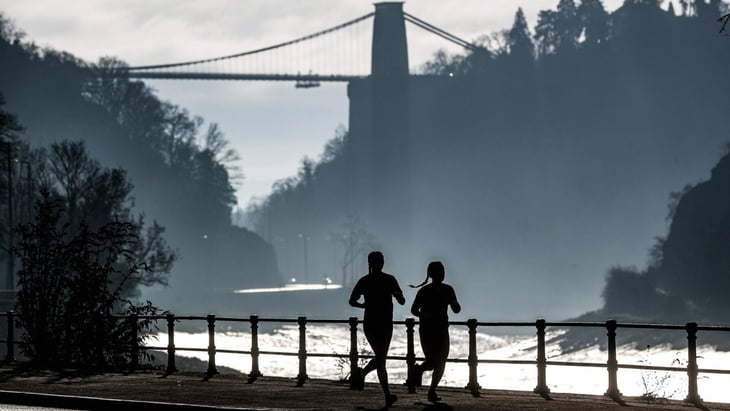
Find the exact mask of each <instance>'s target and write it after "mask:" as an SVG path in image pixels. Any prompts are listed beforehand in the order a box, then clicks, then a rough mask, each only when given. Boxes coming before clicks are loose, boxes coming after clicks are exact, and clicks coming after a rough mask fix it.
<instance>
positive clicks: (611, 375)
mask: <svg viewBox="0 0 730 411" xmlns="http://www.w3.org/2000/svg"><path fill="white" fill-rule="evenodd" d="M0 317H5V318H6V326H7V338H6V339H5V340H0V344H5V345H6V348H7V354H6V361H8V362H11V361H14V360H15V344H16V343H17V344H23V343H22V342H18V341H16V340H15V335H14V329H15V322H16V321H17V320H22V315H18V314H17V313H15V312H13V311H8V312H4V313H0ZM107 317H109V318H113V319H115V320H118V321H127V322H128V323H129V324H130V327H131V331H132V333H131V335H132V338H131V339H130V342H129V353H130V354H129V357H130V369H132V370H134V369H135V368H136V367H137V366H138V355H139V353H140V352H141V351H144V350H167V354H168V364H167V372H168V373H172V372H176V371H177V368H176V366H175V353H176V352H177V351H191V352H208V369H207V371H206V373H207V374H208V375H209V376H211V375H214V374H217V373H218V370H217V369H216V362H215V357H216V354H217V353H225V354H241V355H251V358H252V369H251V372H250V373H249V374H248V376H249V382H254V381H255V380H256V379H257V378H259V377H261V376H262V375H263V374H262V373H261V371H260V370H259V356H260V355H282V356H297V357H298V358H299V373H298V375H297V377H296V379H297V385H298V386H301V385H303V384H304V382H305V381H306V380H307V379H308V378H309V377H308V376H307V368H306V365H307V358H308V357H331V358H348V357H349V360H350V368H351V373H352V372H353V371H354V370H355V369H356V367H357V362H358V360H359V359H363V358H365V359H367V358H373V357H374V356H373V355H369V354H360V353H359V352H358V348H357V333H358V325H360V324H362V323H363V321H362V320H361V319H358V318H357V317H350V318H348V319H323V318H314V319H308V318H307V317H304V316H300V317H297V318H276V317H271V318H268V317H264V318H259V317H258V315H256V314H253V315H251V316H249V317H235V316H222V317H217V316H216V315H214V314H208V315H204V316H199V315H198V316H196V315H189V316H176V315H174V314H172V313H166V314H164V315H136V314H131V315H111V316H107ZM150 320H151V321H159V320H165V321H166V322H167V337H168V344H167V346H165V347H163V346H154V345H141V344H138V339H137V336H138V333H140V332H141V330H140V329H139V325H138V324H139V321H150ZM180 321H206V323H207V328H208V338H209V341H208V347H205V348H202V347H177V346H176V345H175V342H174V338H175V323H177V322H180ZM217 322H238V323H248V324H249V326H250V329H251V349H250V350H232V349H219V348H217V347H216V346H215V326H216V323H217ZM260 323H279V324H297V325H298V329H299V345H298V348H297V350H296V351H294V350H291V351H271V350H260V349H259V346H258V327H259V324H260ZM308 324H342V325H349V326H350V350H349V352H348V353H321V352H308V351H307V346H306V335H307V334H306V326H307V325H308ZM393 324H394V325H398V326H400V325H403V326H405V327H406V336H407V343H406V350H407V352H406V355H405V356H401V355H393V356H387V357H386V359H388V360H396V361H405V362H406V364H407V367H408V374H407V375H408V378H407V380H406V385H408V390H409V392H415V381H414V379H413V378H412V376H413V375H414V373H413V370H414V365H415V363H416V361H417V360H422V359H423V358H421V357H416V355H415V348H414V345H415V344H414V328H415V326H416V325H417V324H419V322H418V321H417V320H415V319H414V318H407V319H405V320H398V321H393ZM449 324H450V325H451V326H456V327H467V328H468V333H469V349H468V358H448V359H447V361H448V362H452V363H466V364H468V366H469V384H468V385H467V386H466V388H467V389H469V391H470V392H471V393H472V394H473V395H475V396H478V395H479V390H480V388H481V387H480V386H479V383H478V381H477V372H476V370H477V367H478V365H479V364H516V365H536V366H537V370H538V372H537V386H536V387H535V389H534V392H535V393H537V394H540V395H541V396H543V397H546V398H549V394H550V390H549V388H548V386H547V377H546V369H547V367H548V366H553V367H554V366H573V367H601V368H602V367H606V368H607V370H608V390H607V391H606V393H605V395H607V396H609V397H611V398H613V399H614V400H616V401H618V402H621V401H622V399H621V392H620V391H619V389H618V378H617V371H618V370H619V369H620V368H624V369H640V370H652V371H667V372H687V375H688V395H687V398H685V401H687V402H690V403H692V404H695V405H701V404H702V399H701V397H700V396H699V393H698V389H697V378H698V374H699V373H706V374H730V370H724V369H701V368H699V367H698V365H697V352H696V350H697V332H698V331H711V332H728V331H730V326H726V325H698V324H696V323H693V322H689V323H686V324H684V325H680V324H654V323H632V322H617V321H615V320H608V321H606V322H579V321H557V322H556V321H550V322H548V321H545V320H544V319H537V320H536V321H535V322H527V321H478V320H476V319H469V320H467V321H450V322H449ZM479 327H535V328H536V330H537V333H536V335H537V344H536V347H535V348H536V351H537V358H536V359H535V360H505V359H495V358H479V357H478V350H477V339H476V334H477V329H478V328H479ZM548 327H552V328H557V329H563V328H572V327H578V328H584V327H587V328H601V329H605V330H606V331H607V333H606V336H607V338H608V340H607V355H608V360H607V362H606V363H595V362H572V361H551V360H548V359H547V357H546V355H545V345H546V342H545V335H546V329H547V328H548ZM619 329H651V330H672V331H678V330H682V331H685V332H686V333H687V365H686V367H677V366H672V367H661V366H652V365H648V364H625V363H619V362H618V358H617V352H616V351H617V350H616V331H617V330H619ZM351 375H352V374H351ZM350 387H351V388H355V386H354V382H353V381H352V379H351V381H350Z"/></svg>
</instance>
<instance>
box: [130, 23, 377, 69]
mask: <svg viewBox="0 0 730 411" xmlns="http://www.w3.org/2000/svg"><path fill="white" fill-rule="evenodd" d="M374 15H375V12H372V13H368V14H366V15H364V16H360V17H358V18H356V19H353V20H350V21H348V22H345V23H342V24H338V25H337V26H334V27H330V28H328V29H326V30H322V31H318V32H316V33H313V34H310V35H308V36H304V37H300V38H298V39H294V40H290V41H286V42H284V43H279V44H275V45H273V46H269V47H264V48H260V49H256V50H251V51H246V52H243V53H237V54H231V55H228V56H221V57H215V58H209V59H203V60H193V61H184V62H180V63H170V64H156V65H150V66H137V67H129V68H128V69H127V71H135V70H152V69H162V68H174V67H182V66H190V65H193V64H200V63H208V62H214V61H220V60H227V59H233V58H236V57H243V56H248V55H251V54H256V53H261V52H264V51H269V50H274V49H278V48H281V47H285V46H289V45H292V44H296V43H300V42H303V41H305V40H310V39H313V38H316V37H319V36H322V35H324V34H327V33H331V32H333V31H337V30H340V29H343V28H345V27H347V26H351V25H353V24H355V23H359V22H361V21H363V20H366V19H369V18H370V17H373V16H374Z"/></svg>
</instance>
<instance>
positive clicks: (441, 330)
mask: <svg viewBox="0 0 730 411" xmlns="http://www.w3.org/2000/svg"><path fill="white" fill-rule="evenodd" d="M445 276H446V274H445V270H444V265H443V264H442V263H441V261H433V262H431V263H429V264H428V268H427V271H426V279H425V280H424V281H423V282H422V283H421V284H419V285H417V286H411V287H413V288H419V287H423V288H421V289H420V290H418V293H417V294H416V298H415V299H414V300H413V305H412V306H411V314H413V315H415V316H416V317H418V318H419V326H418V334H419V336H420V338H421V348H422V349H423V354H424V355H425V357H426V360H425V361H424V362H423V363H421V364H420V365H419V364H416V365H415V366H414V367H415V369H414V378H415V383H416V386H420V385H421V377H422V376H423V371H426V370H433V374H432V375H431V387H430V389H429V390H428V400H429V401H431V402H436V401H439V400H441V397H439V396H438V394H436V387H437V386H438V384H439V381H441V377H442V376H443V375H444V368H445V367H446V359H447V358H448V356H449V345H450V342H449V315H448V308H449V307H451V310H453V311H454V313H457V314H458V313H459V311H461V305H459V301H458V300H457V299H456V292H455V291H454V288H453V287H452V286H450V285H448V284H444V277H445ZM429 278H431V284H428V285H426V283H427V282H428V279H429ZM424 285H425V287H424Z"/></svg>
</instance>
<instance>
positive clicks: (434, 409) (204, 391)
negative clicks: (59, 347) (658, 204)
mask: <svg viewBox="0 0 730 411" xmlns="http://www.w3.org/2000/svg"><path fill="white" fill-rule="evenodd" d="M246 382H247V380H246V378H245V376H243V375H231V374H226V375H217V376H215V377H213V378H210V379H207V378H205V376H204V375H202V374H200V373H180V374H172V375H167V376H166V375H164V374H163V373H162V372H153V371H144V372H135V373H133V374H126V375H125V374H101V375H93V376H78V375H61V374H58V373H50V372H38V371H22V370H16V369H12V368H2V367H0V390H2V391H0V403H3V402H5V403H15V404H23V405H35V406H50V407H59V408H77V409H104V410H114V409H127V410H128V409H142V408H143V409H165V410H167V409H185V408H187V409H191V410H214V409H219V410H220V409H249V410H261V409H267V410H273V409H276V410H355V411H367V410H378V409H382V407H383V405H384V404H383V398H382V392H381V391H380V387H379V386H377V385H376V384H367V385H366V387H365V390H364V391H361V392H360V391H353V390H350V389H348V385H347V384H344V383H340V382H336V381H327V380H310V381H308V382H307V383H306V384H305V385H304V386H303V387H297V386H296V383H295V381H294V380H293V379H287V378H276V377H263V378H260V379H259V380H257V381H256V382H255V383H254V384H247V383H246ZM393 392H394V393H395V394H396V395H398V401H397V402H396V404H395V406H394V407H393V410H430V411H441V410H444V411H449V410H466V411H471V410H585V411H590V410H617V411H618V410H621V411H626V410H628V409H633V408H640V409H655V410H659V409H661V410H687V411H692V410H696V409H697V408H696V407H694V406H692V405H690V404H686V403H683V402H681V401H661V402H646V401H644V400H642V399H639V398H626V405H624V406H622V405H619V404H616V403H615V402H613V401H612V400H610V399H608V398H605V397H601V396H588V395H575V394H560V393H553V394H552V400H550V401H548V400H545V399H543V398H541V397H540V396H538V395H535V394H533V393H529V392H517V391H493V390H482V396H481V397H479V398H475V397H473V396H472V395H471V394H469V392H468V391H466V390H464V389H461V388H444V389H442V390H440V391H439V394H441V397H442V398H443V402H441V403H437V404H431V403H429V402H428V401H426V392H425V390H421V391H419V392H418V393H416V394H408V393H407V390H406V388H405V387H403V386H394V387H393ZM28 393H32V394H28ZM40 394H45V395H40ZM49 394H50V395H49ZM79 397H82V398H80V399H79ZM104 399H106V400H104ZM110 399H113V400H110ZM140 401H144V402H150V401H151V402H154V403H145V404H140V403H138V402H140ZM181 404H188V406H183V405H181ZM705 405H706V406H707V409H711V410H728V411H730V404H712V403H708V404H705ZM140 407H141V408H140ZM215 407H221V408H215Z"/></svg>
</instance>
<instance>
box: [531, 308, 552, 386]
mask: <svg viewBox="0 0 730 411" xmlns="http://www.w3.org/2000/svg"><path fill="white" fill-rule="evenodd" d="M545 327H546V325H545V319H543V318H538V319H537V321H535V328H537V386H536V387H535V389H534V390H533V392H534V393H535V394H539V395H540V396H541V397H543V398H550V388H548V386H547V356H546V355H545Z"/></svg>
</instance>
